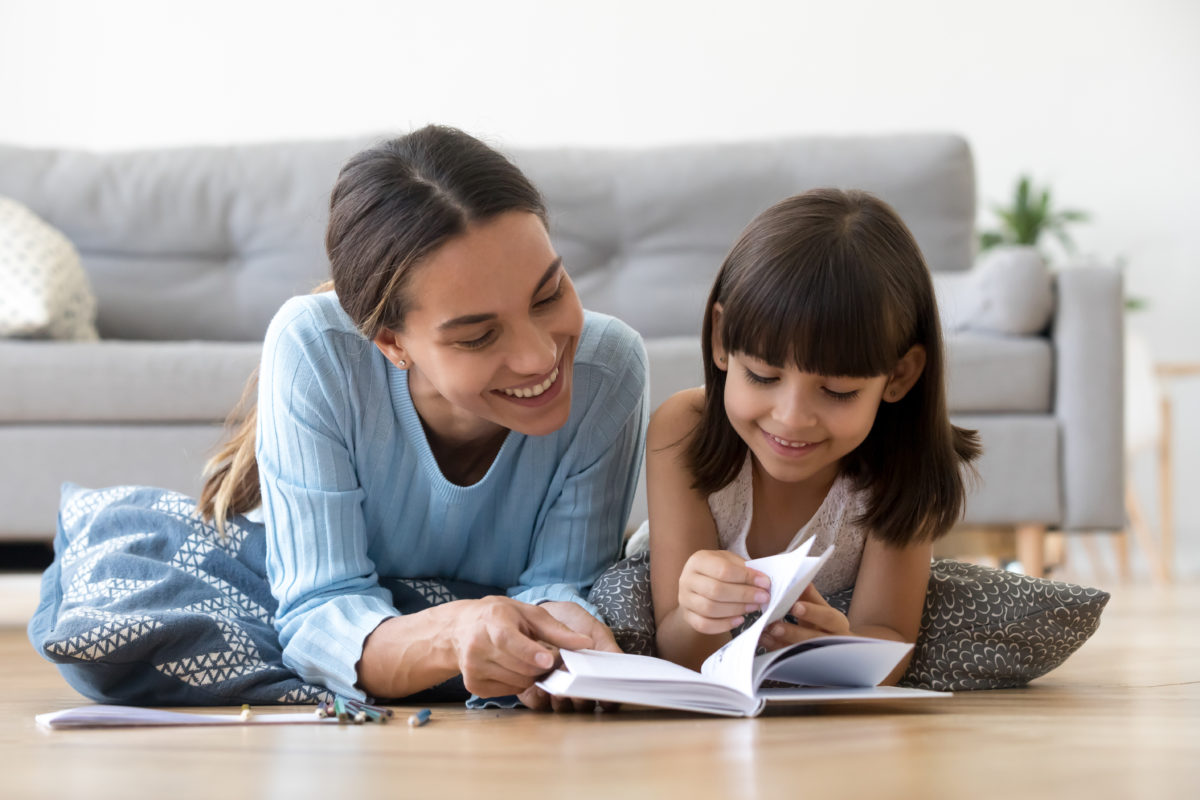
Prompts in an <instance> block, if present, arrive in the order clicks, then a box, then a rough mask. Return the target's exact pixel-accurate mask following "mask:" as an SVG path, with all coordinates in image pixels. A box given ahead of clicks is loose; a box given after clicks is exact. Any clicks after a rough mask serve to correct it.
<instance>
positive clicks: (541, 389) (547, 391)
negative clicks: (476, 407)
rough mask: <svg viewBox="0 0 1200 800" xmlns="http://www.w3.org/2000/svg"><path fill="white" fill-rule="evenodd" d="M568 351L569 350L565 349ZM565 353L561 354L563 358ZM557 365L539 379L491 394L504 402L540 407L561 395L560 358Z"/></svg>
mask: <svg viewBox="0 0 1200 800" xmlns="http://www.w3.org/2000/svg"><path fill="white" fill-rule="evenodd" d="M565 349H570V348H565ZM565 355H566V353H565V352H564V353H563V356H565ZM563 356H560V361H559V363H558V364H555V365H554V368H553V369H551V370H550V372H549V373H547V374H546V375H543V376H541V377H538V378H535V379H534V380H532V381H526V382H525V383H522V384H520V385H518V386H513V387H506V388H504V389H493V390H492V394H495V395H498V396H500V397H503V398H504V399H505V400H509V401H512V402H514V403H517V404H518V405H522V406H526V407H540V406H544V405H546V404H547V403H549V402H551V401H552V400H554V399H555V398H556V397H558V396H559V395H560V394H561V393H562V387H563V384H564V383H565V381H560V380H559V376H561V375H562V373H563V371H564V370H563V369H562V361H561V359H562V357H563Z"/></svg>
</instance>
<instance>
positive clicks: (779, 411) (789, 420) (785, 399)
mask: <svg viewBox="0 0 1200 800" xmlns="http://www.w3.org/2000/svg"><path fill="white" fill-rule="evenodd" d="M774 417H775V419H776V420H777V421H778V422H779V423H780V424H781V425H784V426H786V428H787V430H789V431H800V430H802V429H804V428H808V427H812V426H813V425H814V424H816V420H817V418H816V414H814V413H813V410H812V405H811V403H809V402H808V400H807V399H806V398H805V396H804V393H803V392H799V391H791V392H782V393H781V397H780V399H779V402H778V403H777V404H776V405H775V414H774Z"/></svg>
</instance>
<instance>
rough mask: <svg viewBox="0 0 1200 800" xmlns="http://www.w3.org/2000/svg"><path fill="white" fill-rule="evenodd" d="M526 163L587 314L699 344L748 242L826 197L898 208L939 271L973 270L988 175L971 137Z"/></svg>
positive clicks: (807, 141)
mask: <svg viewBox="0 0 1200 800" xmlns="http://www.w3.org/2000/svg"><path fill="white" fill-rule="evenodd" d="M513 156H514V158H515V160H516V161H517V163H518V164H519V165H520V166H521V168H522V169H524V170H525V171H526V172H527V174H528V175H529V177H530V178H531V179H532V180H533V181H534V183H535V184H537V185H538V186H539V188H541V189H542V191H543V192H544V194H545V196H546V201H547V204H548V206H549V208H550V224H551V228H550V233H551V237H552V238H553V240H554V244H555V246H556V247H557V248H558V250H559V252H560V253H561V254H562V256H563V261H564V263H565V264H566V266H567V268H568V270H570V272H571V276H572V279H573V280H574V281H575V283H576V286H577V288H578V290H579V295H580V297H581V298H582V299H583V302H584V305H585V306H587V307H588V308H592V309H595V310H596V311H602V312H604V313H607V314H612V315H614V316H617V317H619V318H621V319H623V320H625V321H626V322H628V323H629V324H630V325H631V326H633V328H634V329H636V330H637V331H638V332H639V333H641V334H642V335H643V336H645V337H647V338H651V337H658V336H681V335H692V336H696V335H699V333H700V323H701V317H702V315H703V311H704V301H705V299H706V298H707V296H708V292H709V289H710V288H711V285H712V280H713V278H714V276H715V275H716V273H717V269H718V268H719V267H720V265H721V262H722V261H724V259H725V256H726V254H727V253H728V252H729V249H730V247H731V246H732V245H733V242H734V240H735V239H736V238H737V237H738V234H739V233H740V232H741V231H742V229H743V228H744V227H745V226H746V225H747V224H748V223H749V222H750V220H751V219H753V218H754V216H756V215H757V214H759V213H760V212H762V211H764V210H765V209H766V208H767V207H769V206H770V205H772V204H773V203H775V202H777V201H779V200H782V199H784V198H785V197H788V196H790V195H793V194H797V193H800V192H803V191H805V190H808V189H812V188H815V187H820V186H838V187H843V188H857V189H864V190H866V191H869V192H872V193H874V194H876V195H878V196H879V197H881V198H882V199H883V200H885V201H887V202H888V203H890V204H892V205H893V206H894V207H895V208H896V210H897V211H898V212H899V214H900V216H901V217H902V218H903V219H904V220H905V222H906V223H907V224H908V226H909V228H911V230H912V231H913V235H914V236H915V237H916V239H917V242H918V243H919V244H920V246H921V250H922V252H923V253H924V255H925V258H926V261H927V262H928V263H929V266H930V268H931V269H932V270H934V271H935V272H941V271H955V270H966V269H968V268H969V267H970V266H971V258H972V248H973V244H974V240H973V235H974V208H975V186H974V168H973V165H972V161H971V154H970V150H969V148H968V147H967V144H966V142H965V141H963V140H962V139H961V138H960V137H958V136H953V135H899V136H877V137H869V136H862V137H853V136H844V137H820V136H813V137H804V138H794V139H782V140H775V141H764V142H752V143H739V144H709V145H690V146H671V147H658V148H647V149H640V150H629V151H617V150H596V151H588V150H557V151H555V150H543V151H532V150H530V151H515V152H514V153H513Z"/></svg>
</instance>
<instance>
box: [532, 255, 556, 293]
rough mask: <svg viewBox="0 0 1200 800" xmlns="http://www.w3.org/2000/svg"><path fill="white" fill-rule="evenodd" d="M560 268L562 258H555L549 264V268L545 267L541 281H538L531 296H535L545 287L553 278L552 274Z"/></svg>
mask: <svg viewBox="0 0 1200 800" xmlns="http://www.w3.org/2000/svg"><path fill="white" fill-rule="evenodd" d="M561 266H562V256H559V257H558V258H556V259H554V260H553V261H551V262H550V266H549V267H547V269H546V271H545V272H544V273H543V274H542V279H541V280H540V281H538V285H537V286H536V287H535V288H534V290H533V294H534V296H535V297H536V296H537V293H538V292H540V291H541V290H542V287H543V286H545V285H546V284H547V283H548V282H549V280H550V279H551V278H553V277H554V273H556V272H558V268H559V267H561Z"/></svg>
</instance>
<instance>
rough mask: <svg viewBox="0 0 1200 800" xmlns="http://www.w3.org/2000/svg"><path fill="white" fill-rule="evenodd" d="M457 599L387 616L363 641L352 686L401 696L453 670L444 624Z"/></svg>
mask: <svg viewBox="0 0 1200 800" xmlns="http://www.w3.org/2000/svg"><path fill="white" fill-rule="evenodd" d="M462 602H463V601H458V602H455V603H446V604H445V605H441V606H434V607H433V608H429V609H426V610H425V611H420V612H417V613H415V614H405V615H402V616H399V617H390V618H388V619H386V620H384V621H383V622H382V623H380V625H379V627H377V628H376V629H375V630H374V631H372V632H371V635H370V636H368V637H367V641H366V643H365V644H364V645H363V653H362V660H361V661H359V662H358V685H359V688H361V689H362V690H363V691H364V692H366V693H367V694H369V695H371V696H372V697H407V696H408V695H410V694H414V693H416V692H419V691H421V690H423V689H428V688H429V687H431V686H436V685H437V684H439V683H442V682H443V681H446V680H449V679H450V678H453V677H454V676H455V675H457V674H458V673H459V671H460V670H459V664H458V659H457V655H456V654H455V652H454V647H453V645H452V644H451V641H450V638H449V637H448V636H447V635H446V630H447V627H448V626H449V625H450V624H451V623H452V619H453V616H454V615H455V614H456V613H457V612H458V611H459V609H458V608H456V606H459V605H460V604H461V603H462Z"/></svg>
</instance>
